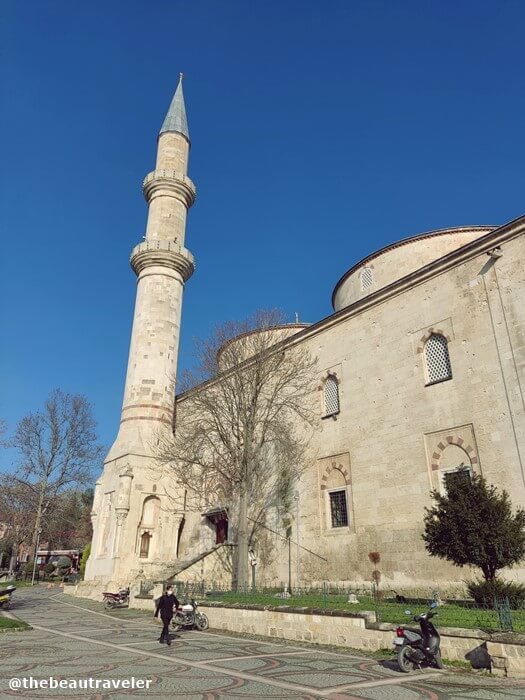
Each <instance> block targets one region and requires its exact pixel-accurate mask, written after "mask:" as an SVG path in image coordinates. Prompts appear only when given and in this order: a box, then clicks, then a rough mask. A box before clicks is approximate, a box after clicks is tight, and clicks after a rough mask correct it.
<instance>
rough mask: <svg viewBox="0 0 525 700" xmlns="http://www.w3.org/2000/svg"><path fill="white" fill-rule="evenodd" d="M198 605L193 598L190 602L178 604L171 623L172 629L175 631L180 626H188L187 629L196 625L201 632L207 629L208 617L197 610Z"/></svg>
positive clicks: (208, 624)
mask: <svg viewBox="0 0 525 700" xmlns="http://www.w3.org/2000/svg"><path fill="white" fill-rule="evenodd" d="M198 607H199V606H198V604H197V603H196V602H195V601H194V600H193V598H192V599H191V602H190V603H186V604H185V605H179V607H178V608H177V611H176V613H175V615H174V616H173V620H172V623H171V625H172V627H173V629H174V630H175V631H177V630H180V629H181V628H182V627H188V628H189V629H193V628H194V627H196V628H197V629H198V630H200V631H201V632H203V631H204V630H207V629H208V627H209V626H210V623H209V621H208V617H207V616H206V615H205V614H204V613H201V612H199V611H198V610H197V608H198Z"/></svg>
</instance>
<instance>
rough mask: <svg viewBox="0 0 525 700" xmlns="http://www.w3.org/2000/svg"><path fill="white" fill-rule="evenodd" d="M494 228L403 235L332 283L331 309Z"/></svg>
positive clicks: (383, 285)
mask: <svg viewBox="0 0 525 700" xmlns="http://www.w3.org/2000/svg"><path fill="white" fill-rule="evenodd" d="M496 228H498V227H497V226H459V227H455V228H446V229H438V230H436V231H428V232H426V233H422V234H419V235H417V236H410V237H409V238H403V239H401V240H400V241H397V242H396V243H391V244H390V245H387V246H385V247H384V248H381V249H380V250H378V251H376V252H375V253H371V254H370V255H368V256H367V257H366V258H363V259H362V260H360V261H359V262H358V263H356V264H355V265H353V266H352V267H351V268H350V269H349V270H348V271H347V272H345V274H344V275H343V276H342V277H341V279H340V280H339V281H338V282H337V284H336V285H335V288H334V291H333V294H332V305H333V307H334V310H335V311H340V310H341V309H344V308H345V307H346V306H349V305H350V304H353V303H355V302H356V301H359V299H362V298H363V297H365V296H367V295H369V294H371V293H372V292H375V291H377V290H378V289H381V288H383V287H386V286H387V285H389V284H392V283H393V282H396V281H397V280H398V279H401V278H402V277H405V275H408V274H410V273H412V272H415V271H416V270H418V269H419V268H421V267H424V266H425V265H428V264H429V263H431V262H433V261H434V260H438V259H439V258H441V257H443V256H444V255H447V254H448V253H450V252H452V251H453V250H457V249H458V248H461V247H462V246H464V245H466V244H467V243H470V241H473V240H475V239H476V238H480V237H481V236H484V235H486V234H487V233H490V232H491V231H494V230H495V229H496Z"/></svg>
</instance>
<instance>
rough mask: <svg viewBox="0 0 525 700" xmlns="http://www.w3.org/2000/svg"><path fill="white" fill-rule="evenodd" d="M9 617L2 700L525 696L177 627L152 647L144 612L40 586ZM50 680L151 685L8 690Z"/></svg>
mask: <svg viewBox="0 0 525 700" xmlns="http://www.w3.org/2000/svg"><path fill="white" fill-rule="evenodd" d="M12 612H13V613H15V614H16V615H17V616H19V617H20V618H21V619H23V620H25V621H26V622H28V623H29V624H30V625H32V626H33V630H32V631H27V632H6V633H4V634H2V635H0V698H15V697H30V698H35V699H36V698H50V697H59V698H86V699H87V698H89V699H90V700H106V699H108V700H109V699H111V700H119V699H121V698H122V699H123V698H129V697H130V695H132V696H133V697H135V698H144V699H148V700H153V698H157V697H173V698H184V700H216V699H220V698H239V699H241V698H291V699H299V698H300V699H301V700H313V699H317V700H320V699H322V698H324V699H327V700H352V699H357V698H368V699H369V700H383V699H385V700H418V699H419V698H426V699H428V700H442V699H444V698H450V699H454V700H493V699H499V698H525V682H518V681H514V682H512V681H503V680H501V679H493V678H488V677H482V676H477V675H475V674H465V673H455V672H453V671H445V672H442V671H437V670H429V669H425V670H424V671H420V672H415V673H413V674H410V675H406V674H401V673H400V672H399V671H398V670H396V666H395V664H394V663H392V662H390V661H378V660H376V659H371V658H368V657H364V656H361V655H357V654H355V655H353V654H352V653H348V652H345V653H337V652H335V651H332V650H323V649H322V648H319V647H310V648H307V647H304V646H297V645H294V644H293V643H287V642H282V643H278V642H273V641H272V642H270V641H262V640H261V639H248V638H242V637H241V636H238V637H236V636H233V635H230V634H229V635H224V634H220V633H218V632H193V631H182V632H179V633H177V634H176V635H172V640H173V641H172V645H171V646H170V647H168V646H166V645H160V644H159V643H158V635H159V627H158V626H157V625H154V624H153V618H152V616H150V615H148V614H147V613H144V612H141V611H135V610H127V609H120V610H117V611H114V612H112V614H111V615H108V614H106V613H105V612H104V610H103V608H102V605H101V604H99V603H97V602H94V601H89V600H84V599H79V598H73V597H72V596H67V595H64V594H63V593H62V592H61V591H60V590H59V589H52V590H49V589H46V588H44V587H42V586H40V587H38V588H34V589H30V588H29V589H23V588H22V589H18V590H17V591H16V593H15V597H14V599H13V607H12ZM51 677H53V678H54V679H59V680H60V679H63V680H67V681H68V683H69V682H70V681H80V679H84V681H85V679H89V678H91V679H94V680H97V679H98V680H99V681H104V682H106V681H107V682H110V681H118V680H120V681H122V680H124V679H126V680H129V681H130V682H132V681H131V679H132V678H134V679H136V680H135V682H137V679H138V680H143V681H146V680H148V681H150V684H149V688H148V689H138V690H137V689H135V690H132V689H122V688H120V689H117V688H115V687H113V688H112V689H108V687H107V685H106V686H105V687H104V686H103V685H101V684H100V683H99V688H98V689H96V688H95V686H94V685H92V686H91V689H81V688H77V689H72V688H71V687H69V688H68V689H60V688H58V689H56V690H55V689H42V688H39V689H36V688H33V689H26V690H24V689H20V690H11V689H9V680H10V679H13V678H15V679H23V678H25V679H29V678H33V679H49V678H51ZM27 682H29V681H27Z"/></svg>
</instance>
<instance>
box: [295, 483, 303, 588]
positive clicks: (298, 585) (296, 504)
mask: <svg viewBox="0 0 525 700" xmlns="http://www.w3.org/2000/svg"><path fill="white" fill-rule="evenodd" d="M293 500H294V501H295V522H296V530H297V543H296V544H297V557H296V565H297V573H296V577H295V585H296V587H297V594H299V588H300V586H301V563H300V562H301V560H300V555H301V546H300V544H299V491H294V495H293Z"/></svg>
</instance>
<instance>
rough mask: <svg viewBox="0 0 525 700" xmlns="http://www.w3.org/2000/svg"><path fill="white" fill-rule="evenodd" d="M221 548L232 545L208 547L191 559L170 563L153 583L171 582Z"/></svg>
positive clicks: (225, 543)
mask: <svg viewBox="0 0 525 700" xmlns="http://www.w3.org/2000/svg"><path fill="white" fill-rule="evenodd" d="M222 547H232V545H231V544H229V543H227V542H223V543H222V544H215V545H213V547H209V548H208V549H205V550H204V551H202V552H199V554H196V555H194V556H192V557H188V558H187V559H183V560H182V561H174V562H171V563H170V564H169V565H168V566H167V567H166V568H165V569H163V570H161V571H160V572H159V573H158V574H157V575H156V577H155V581H154V583H156V584H158V583H164V582H166V581H172V580H173V579H174V578H175V577H176V576H178V575H179V574H181V573H182V572H183V571H186V570H187V569H190V568H191V567H192V566H194V565H195V564H198V563H199V562H200V561H202V560H203V559H205V558H206V557H209V556H210V554H214V553H215V552H217V551H218V550H219V549H221V548H222Z"/></svg>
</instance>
